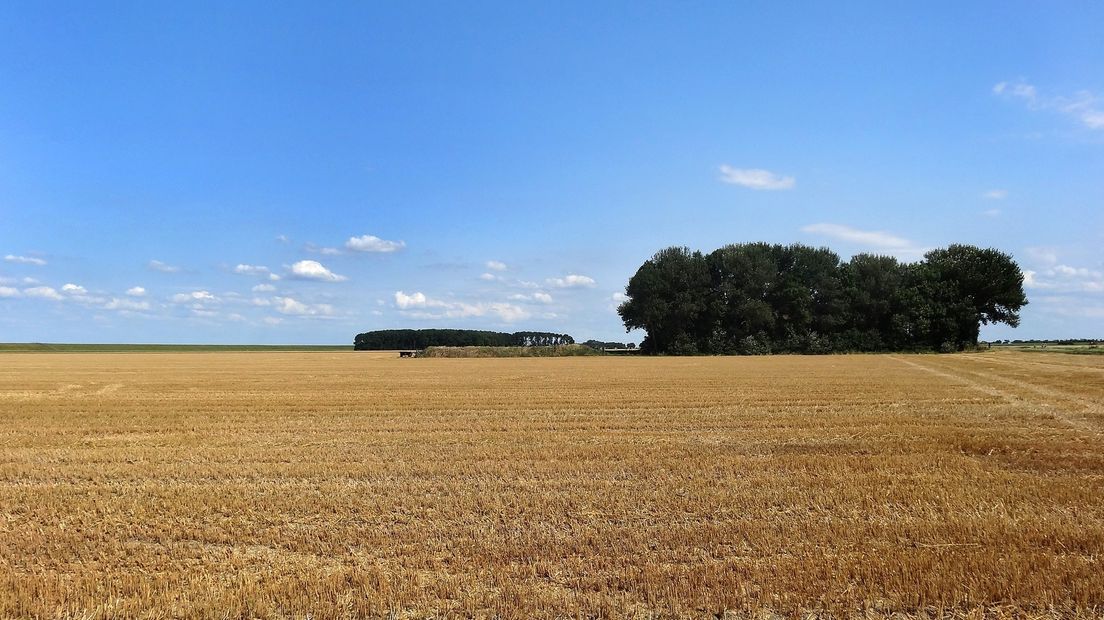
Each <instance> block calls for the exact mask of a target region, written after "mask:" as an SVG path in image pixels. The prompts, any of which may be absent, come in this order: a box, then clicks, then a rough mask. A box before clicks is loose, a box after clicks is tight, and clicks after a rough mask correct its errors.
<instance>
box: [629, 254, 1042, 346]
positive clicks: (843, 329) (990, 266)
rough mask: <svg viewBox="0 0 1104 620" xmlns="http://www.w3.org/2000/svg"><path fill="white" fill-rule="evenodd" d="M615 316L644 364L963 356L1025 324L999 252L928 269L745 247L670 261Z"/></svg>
mask: <svg viewBox="0 0 1104 620" xmlns="http://www.w3.org/2000/svg"><path fill="white" fill-rule="evenodd" d="M625 292H626V294H627V295H628V298H629V299H628V300H627V301H625V302H624V303H622V304H621V306H620V307H619V308H618V313H619V314H620V315H621V318H622V320H623V321H624V323H625V327H626V328H627V329H644V330H646V331H647V332H648V335H647V337H646V338H645V339H644V342H643V343H642V344H641V349H642V350H643V351H644V352H645V353H667V354H672V355H693V354H697V353H711V354H742V355H759V354H768V353H831V352H834V351H899V350H935V351H955V350H962V349H963V348H965V347H967V346H971V345H976V344H977V339H978V333H979V330H980V325H981V324H988V323H1007V324H1008V325H1011V326H1013V327H1015V326H1017V325H1018V324H1019V310H1020V308H1022V307H1023V306H1024V305H1026V304H1027V297H1026V296H1025V295H1024V292H1023V274H1022V273H1021V272H1020V268H1019V266H1018V265H1016V263H1015V262H1014V261H1013V260H1012V258H1011V257H1010V256H1009V255H1007V254H1004V253H1002V252H999V251H997V250H993V249H984V250H983V249H980V248H976V247H974V246H967V245H952V246H950V247H948V248H946V249H941V250H933V251H931V252H928V253H927V254H926V255H925V257H924V260H923V261H920V262H917V263H911V264H909V263H900V262H898V261H897V259H895V258H892V257H888V256H874V255H870V254H859V255H856V256H854V257H852V258H851V260H850V261H847V262H841V261H840V258H839V256H838V255H836V254H835V253H834V252H832V251H831V250H828V249H827V248H812V247H809V246H805V245H789V246H783V245H777V244H767V243H747V244H737V245H728V246H725V247H722V248H720V249H718V250H715V251H713V252H711V253H709V254H708V255H702V253H701V252H696V251H691V250H690V249H688V248H680V247H672V248H667V249H665V250H661V251H660V252H658V253H656V254H655V256H653V257H652V258H651V259H649V260H648V261H646V262H645V263H644V264H643V265H641V266H640V269H638V270H637V272H636V275H634V276H633V277H632V279H630V280H629V283H628V286H626V287H625Z"/></svg>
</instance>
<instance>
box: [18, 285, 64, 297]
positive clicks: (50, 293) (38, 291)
mask: <svg viewBox="0 0 1104 620" xmlns="http://www.w3.org/2000/svg"><path fill="white" fill-rule="evenodd" d="M23 294H24V295H26V296H27V297H37V298H39V299H52V300H54V301H61V299H62V297H61V294H60V293H58V292H57V291H56V290H54V289H52V288H50V287H49V286H36V287H34V288H25V289H23Z"/></svg>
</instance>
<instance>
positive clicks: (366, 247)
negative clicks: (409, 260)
mask: <svg viewBox="0 0 1104 620" xmlns="http://www.w3.org/2000/svg"><path fill="white" fill-rule="evenodd" d="M405 247H406V242H405V241H388V240H386V239H380V238H379V237H377V236H375V235H361V236H359V237H349V240H348V241H346V242H345V248H346V249H347V250H351V251H353V252H380V253H384V254H386V253H390V252H397V251H398V250H401V249H403V248H405Z"/></svg>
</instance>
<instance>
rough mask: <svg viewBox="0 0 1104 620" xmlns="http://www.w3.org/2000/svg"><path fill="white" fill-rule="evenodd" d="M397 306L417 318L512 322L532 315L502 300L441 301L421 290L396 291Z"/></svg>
mask: <svg viewBox="0 0 1104 620" xmlns="http://www.w3.org/2000/svg"><path fill="white" fill-rule="evenodd" d="M395 306H396V307H398V308H399V310H401V311H403V313H404V314H406V315H407V316H410V317H413V318H416V319H443V318H447V319H457V318H467V317H481V316H494V317H497V318H498V319H500V320H502V321H504V322H506V323H511V322H513V321H519V320H522V319H526V318H529V317H530V316H531V315H530V313H529V312H528V311H527V310H525V309H524V308H522V307H521V306H517V305H515V304H508V303H502V302H493V303H476V304H470V303H465V302H461V301H441V300H437V299H430V298H429V297H427V296H426V295H425V294H424V293H421V292H415V293H412V294H409V295H408V294H406V293H404V292H403V291H396V292H395Z"/></svg>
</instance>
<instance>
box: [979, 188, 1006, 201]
mask: <svg viewBox="0 0 1104 620" xmlns="http://www.w3.org/2000/svg"><path fill="white" fill-rule="evenodd" d="M981 197H982V198H985V199H986V200H1004V199H1005V198H1007V197H1008V190H1006V189H991V190H989V191H987V192H985V193H984V194H982V195H981Z"/></svg>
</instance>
